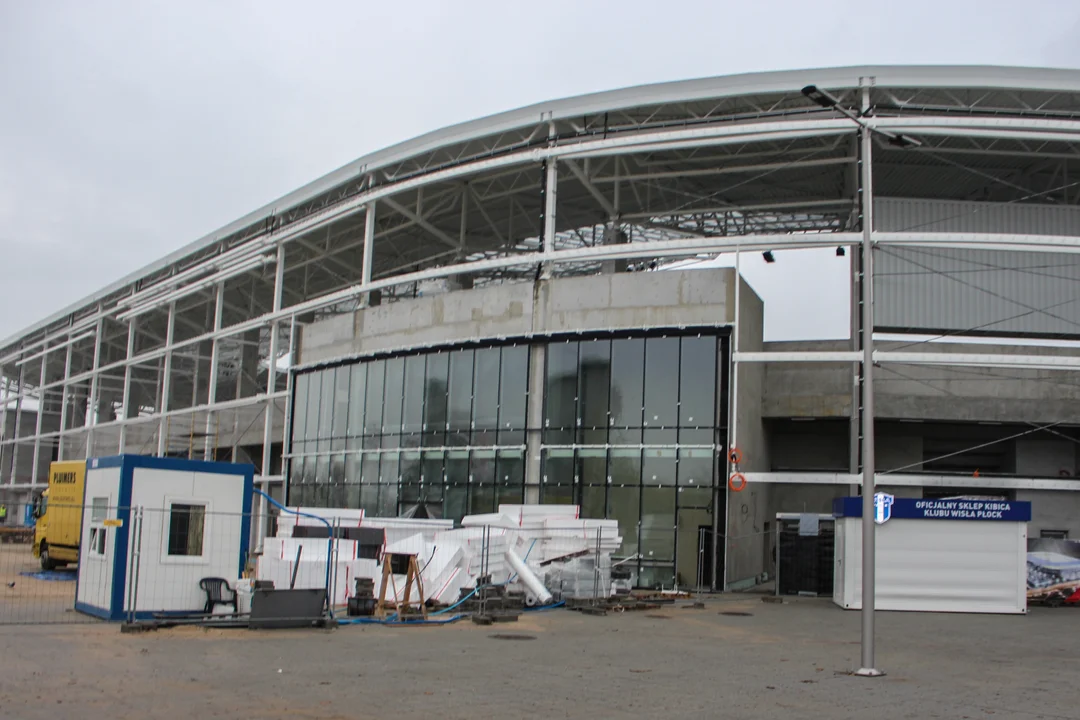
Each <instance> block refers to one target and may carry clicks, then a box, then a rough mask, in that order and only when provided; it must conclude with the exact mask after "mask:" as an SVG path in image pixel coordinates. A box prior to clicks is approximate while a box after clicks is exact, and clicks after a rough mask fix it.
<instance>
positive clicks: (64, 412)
mask: <svg viewBox="0 0 1080 720" xmlns="http://www.w3.org/2000/svg"><path fill="white" fill-rule="evenodd" d="M71 348H72V345H71V343H68V346H67V352H66V353H65V357H64V379H63V380H62V381H61V390H60V428H59V431H60V437H59V439H58V440H57V443H56V457H57V458H58V459H60V460H63V459H64V431H65V430H67V417H68V387H69V383H68V378H69V377H71ZM128 354H129V355H130V353H128ZM5 415H6V413H5Z"/></svg>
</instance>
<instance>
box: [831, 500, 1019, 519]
mask: <svg viewBox="0 0 1080 720" xmlns="http://www.w3.org/2000/svg"><path fill="white" fill-rule="evenodd" d="M833 515H834V516H835V517H838V518H841V517H862V498H859V497H843V498H836V499H835V500H833ZM888 520H981V521H984V522H985V521H989V522H1028V521H1029V520H1031V503H1029V502H1020V501H1015V500H923V499H919V498H893V499H892V503H891V507H890V508H889V513H888V517H887V518H886V520H884V521H881V522H887V521H888Z"/></svg>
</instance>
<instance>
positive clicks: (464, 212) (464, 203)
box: [454, 183, 469, 262]
mask: <svg viewBox="0 0 1080 720" xmlns="http://www.w3.org/2000/svg"><path fill="white" fill-rule="evenodd" d="M468 230H469V184H468V183H465V184H464V185H462V186H461V224H460V226H459V227H458V254H457V257H455V258H454V260H455V262H461V259H462V258H463V257H465V245H466V243H465V235H466V233H468Z"/></svg>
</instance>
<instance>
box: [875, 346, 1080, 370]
mask: <svg viewBox="0 0 1080 720" xmlns="http://www.w3.org/2000/svg"><path fill="white" fill-rule="evenodd" d="M874 361H875V362H882V363H897V364H902V365H963V366H965V367H985V368H1004V369H1011V370H1028V369H1030V370H1075V369H1077V368H1080V355H1076V356H1071V357H1070V356H1061V355H1007V354H998V353H994V354H991V353H955V352H948V353H935V352H890V351H887V350H877V351H875V352H874Z"/></svg>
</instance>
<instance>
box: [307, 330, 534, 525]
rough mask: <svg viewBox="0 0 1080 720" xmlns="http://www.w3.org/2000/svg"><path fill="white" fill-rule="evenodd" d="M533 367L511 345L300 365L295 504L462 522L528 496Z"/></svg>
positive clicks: (524, 350) (525, 353) (525, 352)
mask: <svg viewBox="0 0 1080 720" xmlns="http://www.w3.org/2000/svg"><path fill="white" fill-rule="evenodd" d="M528 365H529V349H528V346H527V345H506V346H502V347H486V348H478V349H472V348H469V349H456V350H442V351H438V352H429V353H423V354H417V355H409V356H399V357H390V358H384V359H375V360H367V361H362V362H358V363H353V364H350V365H341V366H337V367H330V368H325V369H320V370H313V371H309V372H303V373H300V374H298V375H297V376H296V378H295V382H294V387H295V394H294V398H293V415H292V446H291V453H290V454H291V465H290V473H289V503H290V504H292V505H306V506H309V507H354V508H363V509H364V510H365V511H366V512H368V513H370V514H372V515H376V516H382V517H388V516H389V517H393V516H404V517H446V518H452V519H460V518H461V517H462V516H464V515H468V514H475V513H485V512H494V510H495V508H496V506H497V504H498V503H521V502H522V501H523V497H524V484H525V478H524V467H525V463H524V454H525V407H526V403H527V401H528V377H529V367H528Z"/></svg>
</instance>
